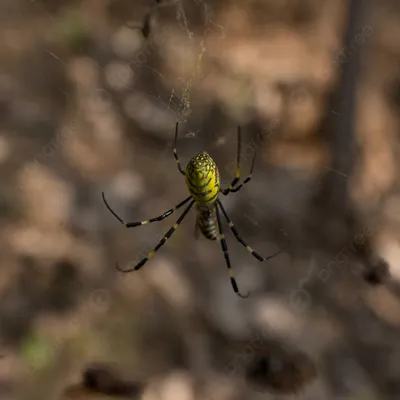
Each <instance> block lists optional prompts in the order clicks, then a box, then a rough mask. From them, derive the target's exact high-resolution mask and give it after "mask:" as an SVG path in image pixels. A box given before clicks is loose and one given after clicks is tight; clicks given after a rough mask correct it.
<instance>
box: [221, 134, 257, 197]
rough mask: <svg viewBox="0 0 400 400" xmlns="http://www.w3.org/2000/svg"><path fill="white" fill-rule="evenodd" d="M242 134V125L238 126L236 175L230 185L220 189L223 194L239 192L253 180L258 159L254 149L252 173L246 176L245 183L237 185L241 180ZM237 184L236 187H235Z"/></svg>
mask: <svg viewBox="0 0 400 400" xmlns="http://www.w3.org/2000/svg"><path fill="white" fill-rule="evenodd" d="M241 137H242V134H241V128H240V126H238V149H237V159H236V172H235V177H234V178H233V180H232V182H231V184H230V185H229V186H228V188H226V189H223V188H221V189H220V192H221V193H222V194H223V195H225V196H226V195H228V194H229V193H235V192H238V191H239V190H240V189H241V188H242V187H243V185H245V184H246V183H248V182H250V180H251V175H252V173H253V168H254V162H255V159H256V152H255V151H254V156H253V161H252V164H251V169H250V174H249V175H248V176H247V177H246V178H245V180H244V181H243V183H241V184H240V185H239V186H236V185H237V184H238V182H239V180H240V153H241V147H242V143H241V142H242V138H241ZM235 186H236V187H235Z"/></svg>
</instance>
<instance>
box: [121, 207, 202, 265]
mask: <svg viewBox="0 0 400 400" xmlns="http://www.w3.org/2000/svg"><path fill="white" fill-rule="evenodd" d="M194 203H195V201H194V200H192V201H191V202H190V204H189V205H188V206H187V207H186V209H185V211H184V212H183V213H182V214H181V216H180V217H179V218H178V220H177V221H176V223H175V224H174V225H173V226H172V227H171V228H170V229H169V230H168V232H167V233H166V234H165V235H164V236H163V238H162V239H161V240H160V242H159V243H158V245H157V246H156V247H154V249H153V250H151V251H150V252H149V253H148V254H147V255H146V257H144V258H143V259H142V260H141V261H139V262H138V263H137V264H136V265H135V266H134V267H133V268H128V269H122V268H120V267H119V265H118V264H116V268H117V270H118V271H120V272H132V271H137V270H138V269H140V268H142V267H143V265H144V264H146V262H147V261H149V260H150V258H151V257H153V256H154V254H155V253H156V252H157V251H158V250H160V248H161V247H162V246H164V244H165V243H166V241H167V240H168V239H169V238H170V237H171V236H172V235H173V234H174V232H175V231H176V230H177V228H178V226H179V225H180V224H181V222H182V221H183V220H184V218H185V217H186V215H187V214H188V212H189V211H190V209H191V208H192V206H193V204H194Z"/></svg>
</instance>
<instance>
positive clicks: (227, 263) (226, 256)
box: [215, 205, 250, 299]
mask: <svg viewBox="0 0 400 400" xmlns="http://www.w3.org/2000/svg"><path fill="white" fill-rule="evenodd" d="M215 213H216V216H217V223H218V231H219V237H220V241H221V247H222V251H223V252H224V256H225V261H226V266H227V267H228V273H229V277H230V279H231V284H232V287H233V290H234V292H235V293H236V294H237V295H238V296H240V297H241V298H243V299H245V298H247V297H249V294H250V293H247V294H246V295H242V294H241V293H240V292H239V288H238V285H237V283H236V280H235V278H234V276H233V270H232V266H231V260H230V258H229V253H228V245H227V244H226V240H225V236H224V232H223V229H222V223H221V216H220V214H219V210H218V206H217V205H216V206H215Z"/></svg>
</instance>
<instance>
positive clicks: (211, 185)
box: [186, 152, 221, 207]
mask: <svg viewBox="0 0 400 400" xmlns="http://www.w3.org/2000/svg"><path fill="white" fill-rule="evenodd" d="M186 184H187V187H188V189H189V192H190V194H191V196H192V197H193V199H194V200H195V201H196V203H197V204H199V205H201V206H207V207H208V206H211V205H212V204H214V203H215V201H216V200H217V198H218V193H219V190H220V184H221V182H220V177H219V172H218V168H217V166H216V165H215V162H214V160H213V159H212V158H211V157H210V156H209V155H208V154H207V153H206V152H202V153H199V154H198V155H197V156H195V157H193V158H192V159H191V160H190V162H189V164H188V166H187V168H186Z"/></svg>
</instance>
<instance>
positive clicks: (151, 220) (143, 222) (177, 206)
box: [101, 192, 191, 228]
mask: <svg viewBox="0 0 400 400" xmlns="http://www.w3.org/2000/svg"><path fill="white" fill-rule="evenodd" d="M101 195H102V196H103V201H104V204H105V205H106V207H107V208H108V210H109V211H110V212H111V213H112V214H113V215H114V217H115V218H117V219H118V221H119V222H121V224H123V225H125V226H126V227H127V228H133V227H135V226H140V225H146V224H149V223H151V222H156V221H162V220H163V219H164V218H167V217H168V216H170V215H171V214H172V213H173V212H174V211H175V210H178V209H179V208H181V207H182V206H183V205H185V204H186V203H187V202H188V201H189V200H190V199H191V196H189V197H187V198H186V199H185V200H183V201H181V202H180V203H179V204H178V205H176V206H175V207H174V208H171V209H170V210H168V211H165V213H163V214H161V215H159V216H158V217H154V218H151V219H149V220H147V221H139V222H125V221H124V220H123V219H122V218H120V217H119V216H118V215H117V214H116V213H115V212H114V211H113V210H112V208H111V207H110V206H109V205H108V203H107V200H106V198H105V196H104V192H102V193H101Z"/></svg>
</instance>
